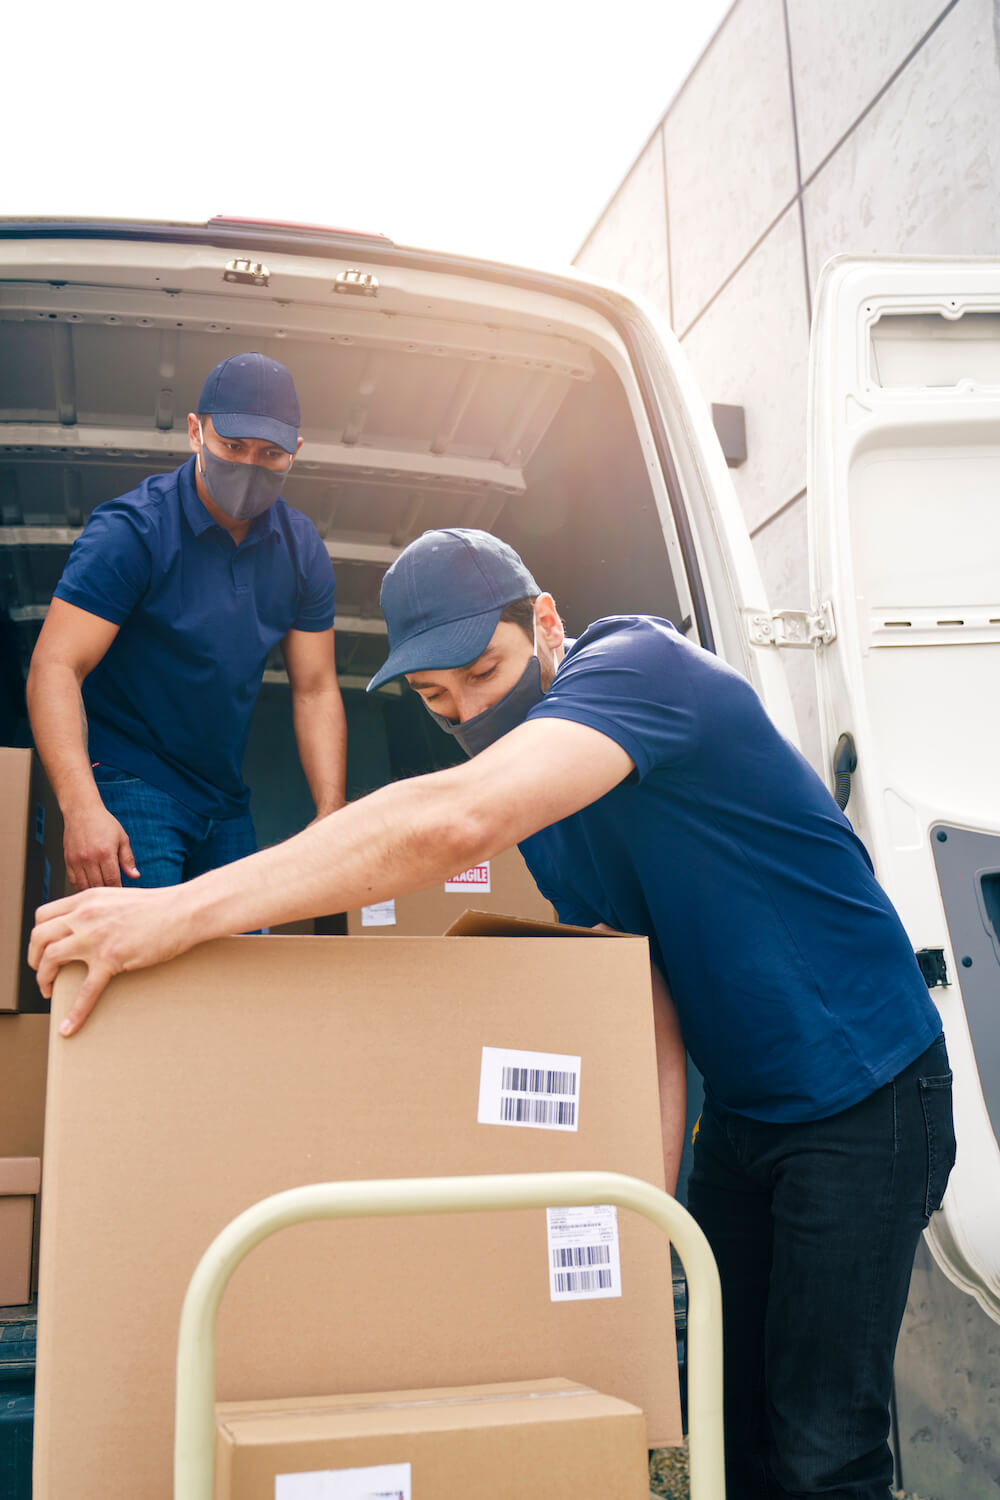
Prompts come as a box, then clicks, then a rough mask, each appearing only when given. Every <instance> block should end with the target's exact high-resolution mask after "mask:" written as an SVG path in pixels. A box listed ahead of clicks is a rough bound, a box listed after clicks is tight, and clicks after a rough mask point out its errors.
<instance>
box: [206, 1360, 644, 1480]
mask: <svg viewBox="0 0 1000 1500" xmlns="http://www.w3.org/2000/svg"><path fill="white" fill-rule="evenodd" d="M646 1452H647V1444H646V1424H645V1419H644V1418H643V1415H642V1412H641V1411H639V1410H638V1408H636V1407H634V1406H631V1405H629V1404H628V1403H627V1402H624V1401H616V1400H614V1399H613V1398H611V1397H609V1396H602V1395H600V1394H599V1393H598V1392H597V1391H593V1390H590V1389H589V1388H588V1387H586V1386H581V1385H578V1384H576V1383H574V1382H572V1381H565V1380H559V1379H550V1380H540V1381H516V1382H511V1383H509V1384H506V1385H481V1386H461V1387H453V1388H451V1389H448V1390H420V1391H391V1392H385V1393H376V1394H368V1395H359V1396H346V1397H340V1398H335V1399H329V1398H326V1399H324V1398H318V1399H317V1400H315V1401H313V1402H310V1403H308V1404H306V1403H295V1402H280V1403H279V1402H275V1403H270V1404H266V1403H246V1404H243V1405H236V1404H226V1405H220V1406H218V1407H217V1408H216V1491H215V1493H216V1500H274V1492H275V1488H274V1481H275V1477H276V1476H277V1475H279V1474H299V1473H309V1472H315V1471H320V1472H321V1471H323V1470H330V1469H334V1470H336V1469H351V1468H363V1467H367V1466H371V1465H377V1464H401V1463H408V1464H410V1465H411V1470H412V1475H411V1477H412V1487H413V1488H412V1493H413V1496H414V1500H417V1497H421V1496H426V1497H433V1500H498V1497H501V1496H507V1497H510V1500H515V1497H516V1500H646V1497H647V1495H648V1492H649V1476H648V1469H647V1458H646Z"/></svg>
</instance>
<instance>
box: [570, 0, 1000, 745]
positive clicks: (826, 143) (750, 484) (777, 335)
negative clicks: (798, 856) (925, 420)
mask: <svg viewBox="0 0 1000 1500" xmlns="http://www.w3.org/2000/svg"><path fill="white" fill-rule="evenodd" d="M998 32H1000V0H950V3H947V4H946V3H943V0H878V3H877V4H875V5H872V4H871V0H841V3H839V4H838V5H836V6H828V5H820V4H817V0H736V4H734V6H733V7H732V9H731V10H730V11H729V13H728V15H727V16H726V18H725V20H724V21H723V23H722V25H721V26H720V27H719V29H718V31H717V32H716V34H715V36H714V37H713V39H712V41H711V42H710V43H709V46H708V48H707V49H706V51H705V53H704V54H703V56H702V57H701V59H700V60H699V62H698V63H697V65H696V66H695V68H694V70H693V72H692V73H691V75H690V77H689V78H688V79H687V81H686V82H685V84H684V85H683V87H682V88H681V90H680V92H679V93H678V94H677V96H676V98H675V99H674V100H673V101H672V103H671V104H670V105H669V108H668V109H667V110H666V113H665V114H664V116H663V119H662V120H661V121H660V123H659V124H658V125H657V127H656V129H655V130H654V132H653V134H652V136H651V137H650V139H649V141H648V142H647V144H646V146H645V147H644V149H643V151H642V152H641V154H640V156H639V157H638V159H637V161H636V162H635V164H634V166H633V167H632V168H631V170H630V171H629V173H628V175H627V176H626V178H625V180H624V181H623V183H622V184H621V186H620V188H619V189H618V191H617V192H616V193H615V195H614V197H613V198H612V200H611V202H610V203H609V204H608V206H607V208H606V209H605V211H604V213H603V214H602V215H601V217H600V219H599V220H598V222H597V223H596V224H595V226H594V228H593V230H592V231H591V233H590V235H589V236H588V238H587V240H586V242H585V243H584V245H583V246H582V247H581V249H580V251H579V253H578V255H577V257H576V264H577V265H578V266H579V267H580V268H581V269H582V270H585V271H592V272H593V273H594V274H595V275H599V276H601V277H603V278H605V279H610V280H613V281H617V282H618V283H620V284H621V285H622V286H624V287H626V288H627V289H631V290H635V291H639V292H641V293H643V295H645V296H646V297H648V298H649V299H650V300H651V301H652V302H653V303H654V305H656V306H657V307H659V308H660V309H662V310H663V311H664V312H665V313H666V314H667V316H668V317H669V319H670V322H671V326H672V327H673V329H674V331H675V332H676V333H677V335H678V337H679V338H680V340H681V342H682V344H683V345H684V347H685V350H686V352H687V354H688V357H689V358H690V360H691V363H692V365H693V367H694V370H695V373H696V375H697V376H698V378H699V381H700V383H701V386H702V389H703V391H704V393H705V397H706V399H707V400H708V401H715V402H727V403H731V404H734V405H739V406H743V407H744V408H745V411H746V421H747V459H746V462H745V463H744V464H743V465H741V467H740V468H738V469H734V470H733V471H732V477H733V481H734V483H735V486H736V490H737V493H738V495H739V497H740V500H741V502H742V505H743V511H744V514H745V516H746V520H747V525H748V527H749V529H750V533H751V536H752V537H753V540H754V546H755V550H756V552H757V557H758V561H759V563H760V566H761V570H762V572H763V575H764V582H765V584H766V585H767V586H768V589H769V593H770V602H771V605H772V608H775V609H781V608H803V607H804V606H805V605H806V604H807V603H808V601H809V579H808V569H807V560H806V552H805V536H806V528H805V465H806V380H807V359H808V347H809V324H810V319H811V317H812V295H813V291H814V288H815V285H816V279H817V276H818V274H819V271H820V268H821V266H822V265H823V263H824V262H825V261H826V260H827V259H829V257H830V256H831V255H835V254H838V253H841V252H853V253H858V254H893V253H910V254H918V255H922V254H948V255H963V254H964V255H973V254H975V255H983V254H996V253H1000V192H998V191H997V187H996V184H997V182H998V181H1000V68H998V40H997V38H998ZM786 659H787V664H788V668H789V675H790V677H791V678H792V686H793V692H794V695H795V699H796V713H797V715H798V721H799V729H800V733H801V736H802V741H803V748H804V749H805V751H806V754H807V755H808V756H809V757H810V759H811V760H812V761H813V763H814V764H816V765H817V766H818V765H819V760H820V755H821V750H820V743H819V736H818V730H817V714H816V699H815V688H814V686H813V680H812V668H811V664H810V663H809V661H808V659H807V658H805V656H804V653H803V654H801V655H800V654H798V653H787V658H786Z"/></svg>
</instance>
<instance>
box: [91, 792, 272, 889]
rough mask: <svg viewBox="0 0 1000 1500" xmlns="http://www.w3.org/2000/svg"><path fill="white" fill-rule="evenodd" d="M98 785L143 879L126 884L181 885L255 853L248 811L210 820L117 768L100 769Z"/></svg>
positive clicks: (254, 838) (125, 881) (128, 881)
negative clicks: (121, 829) (232, 816)
mask: <svg viewBox="0 0 1000 1500" xmlns="http://www.w3.org/2000/svg"><path fill="white" fill-rule="evenodd" d="M94 780H95V781H96V783H97V790H98V791H99V792H100V794H101V800H102V801H103V803H104V805H105V807H106V808H107V809H108V812H110V813H112V814H113V815H114V817H116V818H117V819H118V821H119V823H120V824H121V825H122V827H123V828H124V830H125V832H126V833H127V834H128V837H129V843H130V844H131V845H132V853H133V854H134V855H135V862H136V864H137V865H138V867H139V879H138V880H130V879H129V878H128V876H123V877H122V884H123V885H126V886H130V887H134V886H143V887H148V886H160V885H180V883H181V881H182V880H193V879H194V877H195V876H196V875H204V874H205V872H206V871H207V870H217V869H219V867H220V866H221V865H229V864H232V862H233V860H236V859H243V857H244V856H245V855H247V854H254V853H255V852H256V849H257V839H256V835H255V834H254V828H253V821H252V819H251V817H250V814H249V812H244V813H241V814H240V815H239V816H238V817H235V818H206V817H204V816H203V815H202V814H201V813H196V812H192V811H191V809H190V808H189V807H185V805H184V803H183V802H178V800H177V798H176V797H171V796H170V794H169V793H168V792H161V791H160V789H159V787H155V786H150V784H149V782H148V781H142V780H140V778H139V777H138V776H130V775H129V774H128V772H127V771H119V770H118V768H117V767H116V766H106V765H103V764H101V765H97V766H95V767H94Z"/></svg>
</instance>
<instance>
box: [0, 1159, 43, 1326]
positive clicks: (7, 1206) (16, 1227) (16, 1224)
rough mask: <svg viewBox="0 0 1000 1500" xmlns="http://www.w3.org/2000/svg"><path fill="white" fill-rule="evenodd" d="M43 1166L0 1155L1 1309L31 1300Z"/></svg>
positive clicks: (30, 1160)
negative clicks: (37, 1199)
mask: <svg viewBox="0 0 1000 1500" xmlns="http://www.w3.org/2000/svg"><path fill="white" fill-rule="evenodd" d="M41 1174H42V1164H41V1162H40V1161H39V1159H38V1157H37V1156H0V1307H12V1306H17V1305H20V1304H22V1303H25V1302H27V1301H28V1300H29V1299H30V1297H31V1250H32V1244H33V1242H34V1230H35V1200H36V1198H37V1196H38V1189H39V1186H40V1184H41Z"/></svg>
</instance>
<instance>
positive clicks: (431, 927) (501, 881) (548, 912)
mask: <svg viewBox="0 0 1000 1500" xmlns="http://www.w3.org/2000/svg"><path fill="white" fill-rule="evenodd" d="M468 906H474V907H475V908H476V909H477V910H478V911H491V912H497V913H498V914H500V915H502V916H505V917H524V918H526V919H528V920H530V921H536V922H552V921H554V920H555V912H554V911H553V909H552V905H551V903H550V902H548V901H546V899H545V897H544V896H543V895H542V893H541V891H540V890H539V889H538V887H537V886H536V884H535V882H534V881H533V880H532V878H531V875H530V874H529V872H528V867H527V865H526V864H525V862H524V856H523V855H522V854H521V851H520V850H519V849H516V848H515V849H505V850H503V852H502V853H500V854H495V855H494V856H493V858H492V859H486V860H483V862H482V864H479V865H474V866H473V868H472V869H470V870H460V871H458V872H457V873H456V874H455V875H454V876H453V877H452V878H451V879H450V880H445V881H439V882H438V883H437V884H436V885H432V886H428V887H427V889H426V890H423V891H413V892H411V894H410V895H408V896H397V897H396V898H395V900H392V901H380V902H379V903H378V904H377V905H376V906H362V907H361V908H359V910H357V911H351V912H348V914H347V931H348V933H349V934H350V935H351V936H352V937H389V936H395V937H440V935H441V933H443V932H446V931H447V930H448V928H449V927H450V926H451V924H452V923H453V922H454V921H455V919H456V918H457V917H459V916H461V914H462V912H463V911H464V910H465V909H466V907H468Z"/></svg>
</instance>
